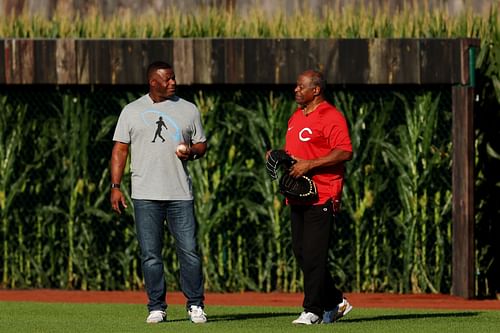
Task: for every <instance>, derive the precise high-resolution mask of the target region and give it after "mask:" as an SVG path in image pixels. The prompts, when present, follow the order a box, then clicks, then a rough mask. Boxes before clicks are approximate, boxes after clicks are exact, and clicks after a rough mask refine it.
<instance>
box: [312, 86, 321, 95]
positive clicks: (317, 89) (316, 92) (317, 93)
mask: <svg viewBox="0 0 500 333" xmlns="http://www.w3.org/2000/svg"><path fill="white" fill-rule="evenodd" d="M313 93H314V96H319V95H321V88H320V87H314V88H313Z"/></svg>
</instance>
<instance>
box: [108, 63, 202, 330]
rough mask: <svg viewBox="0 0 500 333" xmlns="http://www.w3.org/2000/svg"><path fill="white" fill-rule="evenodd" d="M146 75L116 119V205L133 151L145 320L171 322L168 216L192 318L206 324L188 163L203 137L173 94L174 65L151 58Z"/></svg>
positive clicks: (121, 204) (193, 111)
mask: <svg viewBox="0 0 500 333" xmlns="http://www.w3.org/2000/svg"><path fill="white" fill-rule="evenodd" d="M147 75H148V82H149V93H148V94H147V95H144V96H142V97H140V98H138V99H137V100H135V101H133V102H132V103H130V104H128V105H126V106H125V107H124V108H123V110H122V112H121V113H120V117H119V119H118V123H117V125H116V129H115V133H114V136H113V141H114V142H115V144H114V146H113V151H112V154H111V206H112V208H113V210H115V211H116V212H118V213H121V209H122V208H127V203H126V200H125V196H124V195H123V193H122V192H121V190H120V183H121V178H122V175H123V171H124V169H125V164H126V162H127V158H128V154H129V150H130V170H131V174H132V203H133V205H134V213H135V224H136V231H137V239H138V241H139V246H140V248H141V262H142V269H143V274H144V283H145V287H146V291H147V294H148V310H149V316H148V318H147V319H146V322H148V323H158V322H162V321H166V309H167V304H166V282H165V276H164V273H163V272H164V270H163V258H162V255H161V253H162V245H163V235H164V222H165V221H167V225H168V228H169V230H170V232H171V233H172V235H173V236H174V239H175V242H176V250H177V257H178V258H179V265H180V274H181V276H180V281H181V288H182V291H183V293H184V295H185V296H186V298H187V302H186V307H187V311H188V314H189V317H190V319H191V321H192V322H194V323H204V322H206V321H207V318H206V313H205V312H204V289H203V275H202V268H201V259H200V256H199V254H198V250H197V244H196V221H195V217H194V204H193V190H192V183H191V177H190V175H189V173H188V169H187V163H188V161H191V160H195V159H197V158H200V157H202V156H203V155H204V154H205V152H206V149H207V144H206V137H205V133H204V131H203V127H202V125H201V116H200V112H199V111H198V109H197V108H196V106H195V105H194V104H192V103H190V102H188V101H186V100H184V99H182V98H179V97H177V96H176V95H175V90H176V82H175V74H174V71H173V69H172V67H171V66H170V65H169V64H167V63H164V62H154V63H152V64H151V65H149V67H148V71H147Z"/></svg>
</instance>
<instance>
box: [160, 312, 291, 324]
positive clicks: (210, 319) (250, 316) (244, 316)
mask: <svg viewBox="0 0 500 333" xmlns="http://www.w3.org/2000/svg"><path fill="white" fill-rule="evenodd" d="M295 315H297V313H296V312H274V313H273V312H267V313H235V314H227V315H212V316H208V322H219V321H235V320H252V319H266V318H276V317H288V316H295ZM185 320H186V319H173V320H170V319H169V320H168V321H169V322H176V321H185Z"/></svg>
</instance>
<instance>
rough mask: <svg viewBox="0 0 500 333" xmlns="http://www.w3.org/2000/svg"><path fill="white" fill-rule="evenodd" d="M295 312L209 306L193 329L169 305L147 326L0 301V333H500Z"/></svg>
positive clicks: (124, 313)
mask: <svg viewBox="0 0 500 333" xmlns="http://www.w3.org/2000/svg"><path fill="white" fill-rule="evenodd" d="M299 311H300V309H299V308H296V307H295V308H292V307H248V306H237V307H236V306H235V307H227V306H208V307H207V309H206V312H207V313H208V315H209V322H208V323H207V324H204V325H195V324H192V323H190V322H189V321H188V320H187V317H186V312H185V311H184V307H183V306H180V305H173V306H170V307H169V309H168V322H166V323H162V324H156V325H150V324H146V323H145V322H144V320H145V318H146V309H145V306H144V305H131V304H75V303H34V302H0V332H2V333H10V332H15V333H25V332H37V333H38V332H40V333H41V332H50V333H58V332H89V333H90V332H92V333H94V332H106V333H108V332H134V333H141V332H175V333H184V332H188V333H189V332H218V333H225V332H227V333H232V332H258V333H264V332H304V331H310V332H312V331H314V332H332V331H336V332H342V333H348V332H383V333H392V332H398V333H400V332H403V333H413V332H415V333H417V332H419V333H420V332H426V333H427V332H439V333H444V332H460V333H461V332H481V333H484V332H500V311H462V310H451V311H450V310H448V311H444V310H440V311H436V310H414V309H412V310H408V309H406V310H403V309H390V310H388V309H366V308H355V309H354V310H353V311H352V312H351V313H350V314H349V315H348V316H346V317H345V318H343V319H342V320H340V321H339V322H337V323H335V324H333V325H314V326H295V325H292V324H291V321H292V320H293V319H295V317H296V316H297V315H298V312H299Z"/></svg>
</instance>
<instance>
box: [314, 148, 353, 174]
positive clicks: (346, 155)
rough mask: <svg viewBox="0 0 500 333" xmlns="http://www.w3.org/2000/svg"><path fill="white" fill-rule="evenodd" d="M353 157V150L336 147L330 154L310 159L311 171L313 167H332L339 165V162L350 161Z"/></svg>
mask: <svg viewBox="0 0 500 333" xmlns="http://www.w3.org/2000/svg"><path fill="white" fill-rule="evenodd" d="M351 159H352V152H350V151H345V150H340V149H334V150H332V151H331V152H330V154H328V155H326V156H323V157H319V158H317V159H314V160H309V161H308V162H309V171H310V170H313V169H319V168H324V167H331V166H334V165H337V164H339V163H343V162H345V161H349V160H351Z"/></svg>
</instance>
